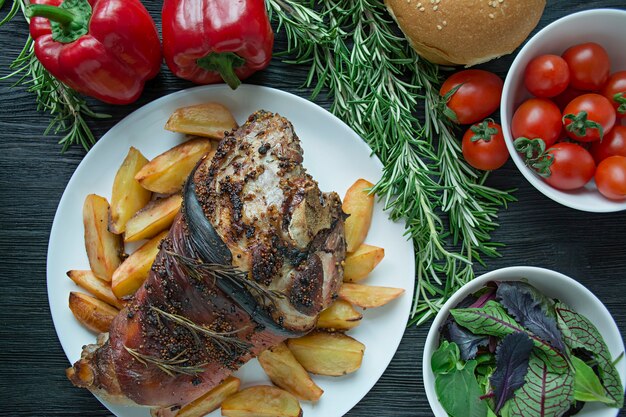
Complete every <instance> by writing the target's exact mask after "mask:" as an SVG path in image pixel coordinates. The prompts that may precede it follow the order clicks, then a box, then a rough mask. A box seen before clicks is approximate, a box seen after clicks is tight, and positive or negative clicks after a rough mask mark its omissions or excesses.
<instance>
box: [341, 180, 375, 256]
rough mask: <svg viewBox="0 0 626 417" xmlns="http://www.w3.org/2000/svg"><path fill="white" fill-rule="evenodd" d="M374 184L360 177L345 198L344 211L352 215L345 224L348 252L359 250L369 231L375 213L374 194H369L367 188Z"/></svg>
mask: <svg viewBox="0 0 626 417" xmlns="http://www.w3.org/2000/svg"><path fill="white" fill-rule="evenodd" d="M373 186H374V184H372V183H371V182H369V181H367V180H364V179H362V178H361V179H358V180H357V181H356V182H355V183H354V184H352V186H351V187H350V188H349V189H348V191H347V192H346V196H345V197H344V199H343V205H342V208H343V211H344V212H346V213H347V214H349V215H350V217H348V218H347V219H346V224H345V229H346V246H347V248H346V249H347V251H348V252H354V251H355V250H357V249H358V247H359V246H361V243H363V241H364V240H365V236H367V232H368V231H369V228H370V225H371V223H372V215H373V213H374V195H373V194H372V195H370V194H368V192H367V189H368V188H370V187H373Z"/></svg>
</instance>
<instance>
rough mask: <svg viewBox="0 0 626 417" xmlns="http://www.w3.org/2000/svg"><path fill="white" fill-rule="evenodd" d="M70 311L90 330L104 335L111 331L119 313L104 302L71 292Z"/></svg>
mask: <svg viewBox="0 0 626 417" xmlns="http://www.w3.org/2000/svg"><path fill="white" fill-rule="evenodd" d="M69 303H70V310H72V313H74V317H76V319H78V321H79V322H80V323H81V324H83V325H84V326H85V327H87V328H88V329H89V330H91V331H94V332H97V333H104V332H108V331H109V327H110V326H111V322H112V321H113V319H114V318H115V316H117V313H119V310H118V309H116V308H115V307H111V306H110V305H108V304H107V303H105V302H104V301H100V300H98V299H97V298H94V297H92V296H90V295H87V294H83V293H80V292H74V291H72V292H70V301H69Z"/></svg>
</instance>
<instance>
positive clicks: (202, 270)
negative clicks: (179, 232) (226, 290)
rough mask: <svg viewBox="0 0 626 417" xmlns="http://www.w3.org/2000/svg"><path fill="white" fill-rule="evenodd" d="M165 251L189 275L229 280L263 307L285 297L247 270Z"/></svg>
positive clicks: (198, 278) (200, 278) (198, 277)
mask: <svg viewBox="0 0 626 417" xmlns="http://www.w3.org/2000/svg"><path fill="white" fill-rule="evenodd" d="M166 253H167V254H168V255H169V256H171V257H172V258H174V259H175V260H176V261H177V262H178V264H179V265H180V266H181V268H184V270H185V273H186V274H188V275H189V276H190V277H192V278H194V279H197V280H200V281H201V280H203V279H205V278H206V277H212V278H214V279H215V278H217V279H225V280H228V281H231V282H232V283H234V284H235V285H237V286H238V287H239V288H241V289H245V290H247V291H249V292H250V293H251V294H252V295H253V296H254V297H255V298H257V300H258V301H259V304H261V305H263V306H265V307H270V306H273V307H275V306H276V302H277V301H278V300H279V299H282V298H285V294H283V293H282V292H280V291H278V290H274V289H271V288H267V287H264V286H263V285H260V284H258V283H257V282H255V281H253V280H250V279H248V273H247V272H245V271H241V270H239V269H237V268H236V267H234V266H233V265H223V264H214V263H209V262H202V261H201V260H198V259H193V258H190V257H188V256H184V255H181V254H179V253H175V252H172V251H166Z"/></svg>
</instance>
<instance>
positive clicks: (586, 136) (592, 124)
mask: <svg viewBox="0 0 626 417" xmlns="http://www.w3.org/2000/svg"><path fill="white" fill-rule="evenodd" d="M563 125H564V126H565V132H566V133H567V136H569V137H570V138H572V139H574V140H577V141H580V142H593V141H596V140H601V139H602V138H603V137H604V135H606V134H608V133H609V132H610V130H611V129H613V126H614V125H615V109H614V108H613V106H612V105H611V102H610V101H609V100H608V99H607V98H606V97H604V96H601V95H600V94H595V93H591V94H583V95H582V96H578V97H576V98H575V99H574V100H572V101H571V102H570V103H569V104H568V105H567V106H565V109H564V110H563Z"/></svg>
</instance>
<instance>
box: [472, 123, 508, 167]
mask: <svg viewBox="0 0 626 417" xmlns="http://www.w3.org/2000/svg"><path fill="white" fill-rule="evenodd" d="M461 148H462V150H463V156H464V157H465V160H466V161H467V162H468V163H469V164H470V165H471V166H473V167H474V168H476V169H482V170H483V171H491V170H494V169H498V168H500V167H501V166H502V165H504V163H505V162H506V161H507V159H509V151H508V150H507V148H506V144H505V143H504V136H502V127H501V126H500V125H499V124H497V123H494V121H493V120H491V119H485V120H484V121H483V122H482V123H476V124H475V125H473V126H472V127H470V128H469V129H467V132H465V134H464V135H463V143H462V146H461Z"/></svg>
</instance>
